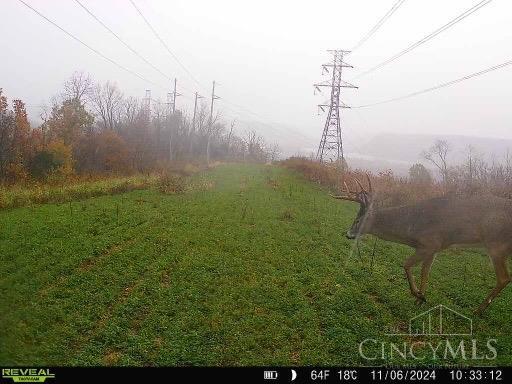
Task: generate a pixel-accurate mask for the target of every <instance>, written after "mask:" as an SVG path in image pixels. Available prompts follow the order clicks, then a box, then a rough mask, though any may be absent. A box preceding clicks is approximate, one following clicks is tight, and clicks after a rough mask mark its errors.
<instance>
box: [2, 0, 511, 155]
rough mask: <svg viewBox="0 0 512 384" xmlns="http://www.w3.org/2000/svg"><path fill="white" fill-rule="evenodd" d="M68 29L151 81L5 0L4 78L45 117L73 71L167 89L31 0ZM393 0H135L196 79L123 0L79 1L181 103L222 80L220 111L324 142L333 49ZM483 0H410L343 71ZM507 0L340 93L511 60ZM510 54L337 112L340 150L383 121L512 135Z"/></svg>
mask: <svg viewBox="0 0 512 384" xmlns="http://www.w3.org/2000/svg"><path fill="white" fill-rule="evenodd" d="M26 1H27V2H28V3H30V4H31V5H32V6H33V7H35V8H36V9H38V10H39V11H41V12H42V13H43V14H45V15H46V16H47V17H49V18H50V19H52V20H54V21H55V22H57V23H58V24H60V25H61V26H62V27H63V28H65V29H67V30H68V31H69V32H71V33H73V34H75V35H76V36H77V37H79V38H80V39H82V40H83V41H85V42H86V43H88V44H89V45H91V46H92V47H94V48H95V49H97V50H99V51H101V52H102V53H104V54H106V55H107V56H109V57H110V58H112V59H113V60H115V61H117V62H119V63H120V64H122V65H123V66H125V67H127V68H129V69H131V70H133V71H136V72H137V73H139V74H141V75H142V76H144V77H146V78H148V79H150V80H151V81H153V82H156V83H158V84H159V85H160V87H158V88H157V87H155V86H154V85H150V84H147V83H145V82H143V81H142V80H140V79H138V78H136V77H133V76H132V75H130V74H128V73H126V72H123V71H122V70H120V69H119V68H117V67H115V66H114V65H112V64H111V63H108V62H106V61H105V60H104V59H102V58H100V57H98V56H96V55H95V54H94V53H92V52H90V51H89V50H87V49H86V48H85V47H83V46H81V45H80V44H79V43H77V42H76V41H74V40H72V39H71V38H69V37H68V36H66V35H65V34H64V33H62V32H61V31H59V30H58V29H56V28H55V27H54V26H52V25H50V24H48V23H47V22H45V21H44V20H43V19H41V18H40V17H39V16H37V15H36V14H34V13H33V12H32V11H31V10H29V9H28V8H26V7H25V6H23V5H22V4H21V3H20V2H18V1H17V0H0V7H1V8H0V15H1V23H0V35H1V36H2V39H0V74H1V75H0V87H1V88H3V89H4V93H5V94H6V95H7V96H8V97H9V99H10V100H12V99H13V98H21V99H23V100H24V101H25V102H26V103H27V104H28V105H29V106H30V107H29V108H28V111H29V114H30V116H31V118H32V119H36V118H37V114H38V112H39V108H38V107H37V105H40V104H43V103H48V100H49V99H50V97H51V96H52V95H55V94H56V93H58V92H59V91H61V89H62V84H63V82H64V81H65V80H66V78H68V77H69V76H70V75H71V74H72V73H73V72H74V71H76V70H81V71H84V72H88V73H90V74H91V76H92V77H93V78H94V79H95V80H97V81H101V82H103V81H107V80H111V81H115V82H116V83H117V84H118V85H119V87H120V88H121V89H122V90H123V91H124V92H125V93H126V94H128V95H132V96H137V97H140V98H142V97H144V92H145V90H146V89H152V95H153V98H154V99H158V98H160V99H162V100H165V95H166V93H167V92H169V90H170V87H171V84H169V82H168V81H167V80H166V79H165V78H164V77H163V76H161V75H160V74H159V73H158V72H156V71H154V70H153V69H152V68H151V67H149V66H148V65H147V64H145V63H144V62H143V61H141V60H140V59H139V58H138V57H136V56H135V55H134V54H133V53H132V52H130V51H129V50H128V49H126V48H125V47H124V46H122V45H121V44H120V43H119V42H118V41H117V40H116V39H115V38H114V37H113V36H111V35H110V34H108V33H107V32H106V31H105V30H104V29H103V28H102V27H101V26H100V25H99V24H98V23H97V22H96V21H95V20H94V19H92V18H91V17H90V16H89V15H88V14H87V13H86V12H85V11H84V10H83V9H82V8H80V7H79V6H78V5H77V4H76V3H75V2H74V1H72V0H66V1H64V0H26ZM394 2H395V0H343V1H341V0H324V1H322V2H318V1H296V0H295V1H291V0H290V1H280V0H272V1H270V0H259V1H245V0H215V1H212V0H203V1H200V0H172V1H163V0H136V3H137V5H138V6H139V8H140V9H141V10H142V12H143V13H144V14H145V15H146V17H147V18H148V19H149V21H150V22H151V23H152V24H153V26H154V27H155V28H156V30H157V31H158V32H159V33H160V35H161V36H162V38H163V39H164V40H165V41H166V43H167V44H168V46H169V47H170V48H171V50H172V51H173V52H174V53H175V54H176V56H177V57H178V58H179V59H180V60H181V62H182V63H183V64H184V65H185V66H186V67H187V68H188V70H189V71H190V72H191V73H192V74H193V75H194V77H196V78H197V80H198V81H199V82H200V83H201V84H202V88H200V87H199V86H198V85H196V84H195V82H194V81H193V80H192V79H191V78H190V77H188V75H187V74H186V73H185V72H184V71H183V70H181V68H180V67H179V65H178V64H177V63H176V62H175V61H174V60H173V59H172V58H171V57H170V56H169V54H168V53H167V52H166V51H165V49H164V48H163V47H162V46H161V45H160V44H159V42H158V41H157V40H156V38H155V37H154V36H153V35H152V34H151V31H150V30H149V29H148V27H147V26H146V25H145V24H144V22H143V20H142V19H141V18H140V16H139V15H138V14H137V13H136V11H135V10H134V8H133V7H132V5H131V4H130V3H129V1H128V0H108V1H107V0H101V1H100V0H83V3H84V4H85V5H86V6H87V7H88V8H90V10H91V11H92V12H93V13H95V14H96V15H97V16H98V17H99V18H100V19H102V20H103V21H104V22H105V23H106V24H107V25H108V26H109V27H111V28H112V29H113V30H114V31H115V32H117V33H118V34H119V35H120V36H121V37H122V38H123V39H124V40H125V41H127V42H128V43H129V44H130V45H131V46H132V47H134V48H135V49H136V50H138V51H139V52H140V53H141V54H142V55H143V56H145V57H146V58H147V59H148V60H149V61H151V62H152V63H153V64H154V65H155V66H157V67H158V68H160V69H161V70H162V71H164V72H165V73H166V74H168V76H170V77H173V78H174V77H175V76H176V77H177V78H178V90H179V91H181V92H182V93H183V94H184V96H183V97H181V98H180V99H179V100H178V108H184V109H187V110H190V109H191V108H193V100H192V98H193V92H195V91H199V92H200V93H201V94H203V95H205V96H207V95H208V94H209V91H210V87H211V81H212V80H216V81H217V82H218V87H217V93H218V95H219V96H221V98H222V99H220V100H219V103H218V104H217V106H218V108H219V109H220V110H221V111H222V112H223V115H224V116H225V118H226V119H231V118H234V117H236V118H237V119H238V120H246V121H247V120H251V119H254V118H255V117H254V116H253V115H251V114H248V113H247V112H245V111H243V112H241V111H239V110H238V107H234V106H233V105H232V104H227V103H226V101H225V100H227V101H229V102H232V103H236V104H238V105H241V106H243V107H244V108H246V109H249V110H250V111H253V112H254V113H256V114H257V115H258V117H257V119H258V120H260V121H262V122H266V123H273V122H276V123H281V124H284V125H286V126H289V127H291V128H288V132H289V134H290V135H293V134H294V132H296V133H297V134H301V135H305V136H307V137H309V138H311V147H315V146H316V145H317V144H318V141H319V138H320V135H321V131H322V128H323V123H324V119H325V115H321V116H317V108H316V105H317V104H319V103H322V102H324V101H326V99H327V97H328V95H327V93H325V94H324V95H323V96H319V95H316V96H314V95H313V87H312V84H313V83H314V82H319V81H322V80H324V79H325V78H323V77H322V76H321V68H320V65H321V64H322V63H325V62H327V61H328V60H329V56H328V54H327V52H326V50H327V49H351V47H352V46H354V45H355V44H356V43H357V41H358V40H359V39H360V38H361V37H362V36H363V35H364V34H365V33H366V32H367V31H368V30H369V29H370V28H371V27H372V26H373V25H374V24H375V23H376V22H377V20H378V19H379V18H380V17H381V16H382V15H384V14H385V13H386V11H387V10H388V9H389V8H390V7H391V6H392V4H393V3H394ZM476 3H478V1H477V0H450V1H446V0H429V1H418V0H406V1H405V3H404V4H403V5H402V7H401V8H400V9H399V10H398V11H397V12H396V13H395V14H394V15H393V16H392V17H391V18H390V19H389V20H388V21H387V22H386V23H385V24H384V26H383V27H382V28H381V29H380V30H379V31H378V32H377V33H376V34H375V36H373V37H372V38H370V40H368V41H367V42H366V43H365V44H364V45H363V46H362V47H361V48H359V49H358V50H356V51H355V52H353V53H352V54H351V55H350V56H349V57H347V61H348V62H349V63H350V64H352V65H354V67H355V68H354V69H347V70H346V72H345V73H346V75H345V76H344V78H345V79H346V80H350V79H352V78H353V77H354V76H355V75H356V74H357V73H358V72H360V71H363V70H365V69H368V68H370V67H373V66H374V65H376V64H378V63H380V62H382V61H384V60H385V59H387V58H389V57H390V56H392V55H394V54H395V53H397V52H399V51H400V50H402V49H404V48H406V47H407V46H408V45H410V44H411V43H413V42H415V41H417V40H419V39H421V38H422V37H423V36H425V35H427V34H428V33H430V32H432V31H434V30H435V29H436V28H438V27H440V26H441V25H442V24H444V23H446V22H448V21H449V20H451V19H452V18H454V17H455V16H457V15H458V14H460V13H462V12H463V11H465V10H466V9H468V8H470V7H471V6H473V5H475V4H476ZM511 19H512V3H511V2H510V1H505V0H494V1H493V2H492V3H490V4H489V5H487V6H485V7H483V8H482V9H480V10H479V11H477V12H476V13H474V14H473V15H471V16H469V17H468V18H466V19H464V20H463V21H461V22H460V23H458V24H457V25H455V26H454V27H453V28H451V29H449V30H448V31H446V32H443V33H442V34H440V35H439V36H438V37H436V38H434V39H433V40H431V41H430V42H428V43H426V44H424V45H422V46H421V47H419V48H417V49H415V50H413V51H412V52H410V53H408V54H406V55H405V56H403V57H401V58H400V59H398V60H397V61H395V62H393V63H391V64H389V65H388V66H385V67H383V68H381V69H379V70H377V71H375V72H373V73H372V74H370V75H367V76H364V77H361V78H360V79H356V80H353V82H354V84H356V85H358V86H359V89H358V90H352V89H348V90H343V96H342V100H344V101H345V102H346V103H347V104H349V105H361V104H366V103H372V102H378V101H381V100H384V99H388V98H392V97H396V96H401V95H404V94H407V93H410V92H414V91H417V90H421V89H423V88H428V87H431V86H434V85H437V84H439V83H442V82H444V81H449V80H453V79H455V78H458V77H461V76H464V75H466V74H470V73H473V72H476V71H479V70H481V69H484V68H487V67H490V66H493V65H496V64H500V63H502V62H505V61H507V60H510V59H512V44H511V41H512V28H511V25H512V24H511ZM511 84H512V66H511V67H505V68H503V69H501V70H498V71H495V72H492V73H489V74H486V75H483V76H481V77H478V78H474V79H471V80H468V81H466V82H463V83H460V84H458V85H455V86H453V87H449V88H445V89H442V90H439V91H435V92H431V93H428V94H425V95H421V96H417V97H414V98H410V99H407V100H403V101H397V102H393V103H389V104H383V105H379V106H374V107H370V108H361V109H352V110H346V111H343V112H344V113H343V117H342V124H343V130H344V131H343V132H344V138H345V148H346V149H347V150H348V151H350V150H354V148H353V147H352V148H351V146H355V145H357V144H356V143H358V142H361V141H362V140H364V139H365V138H368V137H370V136H371V135H373V134H375V133H380V132H406V133H443V134H464V135H480V136H491V137H504V138H512V129H511V128H512V127H511V123H510V122H511V120H512V119H511V118H512V108H510V101H511V96H512V89H511V87H510V85H511Z"/></svg>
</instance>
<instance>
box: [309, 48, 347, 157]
mask: <svg viewBox="0 0 512 384" xmlns="http://www.w3.org/2000/svg"><path fill="white" fill-rule="evenodd" d="M327 52H329V53H330V54H331V55H332V62H331V63H329V64H324V65H322V74H324V73H326V72H327V73H329V74H330V75H331V80H330V81H326V82H322V83H318V84H314V87H315V91H319V92H322V90H321V87H329V88H331V101H330V103H329V104H319V105H318V108H319V109H320V110H322V112H325V110H326V109H328V111H327V119H326V121H325V126H324V131H323V133H322V138H321V140H320V145H319V146H318V151H317V153H316V157H317V159H318V160H319V161H320V162H322V163H328V164H332V165H338V166H343V164H344V160H345V159H344V156H343V142H342V140H341V124H340V109H342V108H350V107H349V106H347V105H346V104H344V103H343V102H341V101H340V90H341V88H357V87H356V86H355V85H352V84H350V83H347V82H346V81H343V80H342V79H341V74H342V73H341V72H342V69H343V68H345V67H348V68H353V67H352V66H351V65H349V64H347V63H345V62H344V61H343V56H344V55H346V54H348V53H349V52H350V51H343V50H341V49H336V50H329V51H327Z"/></svg>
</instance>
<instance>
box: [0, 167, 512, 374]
mask: <svg viewBox="0 0 512 384" xmlns="http://www.w3.org/2000/svg"><path fill="white" fill-rule="evenodd" d="M191 183H192V184H191V185H192V187H191V188H188V189H187V192H186V193H183V194H162V193H160V192H158V191H157V190H156V189H148V190H136V191H131V192H127V193H124V194H118V195H115V196H101V197H94V198H90V199H87V200H82V201H73V202H67V203H61V204H46V205H33V206H31V207H24V208H16V209H10V210H3V211H0V365H14V364H16V365H21V364H31V365H266V364H286V365H306V364H307V365H313V364H322V365H331V364H332V365H378V364H385V363H394V364H404V363H405V362H406V361H403V360H400V358H396V359H394V360H389V359H384V360H383V359H376V360H373V361H367V360H365V359H363V358H362V357H361V356H360V354H359V352H358V346H359V343H360V342H361V341H363V340H364V339H367V338H373V339H376V340H378V341H379V342H380V341H382V342H386V343H388V342H390V341H393V342H395V343H397V344H400V343H403V342H409V341H410V339H411V337H410V336H393V337H389V336H386V335H385V333H386V329H389V328H404V327H407V324H408V320H409V319H410V318H411V317H413V316H415V315H417V314H418V313H420V312H422V311H423V310H426V309H429V308H432V307H434V306H436V305H438V304H444V305H446V306H448V307H450V308H452V309H454V310H457V311H459V312H460V313H462V314H464V315H466V316H468V317H471V318H473V316H472V313H471V311H472V309H474V307H476V305H477V304H479V303H480V301H481V300H482V299H483V298H484V296H485V295H486V294H487V292H488V291H489V290H490V288H491V287H492V286H493V285H494V275H493V272H492V270H491V267H490V265H489V261H488V259H487V258H486V257H484V256H482V254H481V253H478V252H476V251H468V250H465V251H450V252H446V253H443V254H441V255H439V256H438V258H437V260H436V262H435V263H434V266H433V270H432V275H431V279H430V287H429V290H428V291H427V300H428V303H427V304H426V305H423V306H422V307H418V306H417V305H416V304H415V303H414V300H413V299H412V297H411V296H410V294H409V292H408V288H407V284H406V281H405V279H404V276H403V270H402V266H401V265H402V262H403V260H404V259H405V257H406V256H407V255H408V254H410V252H411V250H410V249H408V248H406V247H401V246H397V245H394V244H391V243H386V242H383V241H377V242H376V243H375V252H374V254H373V256H372V249H373V245H374V239H373V238H367V239H365V240H364V241H362V242H361V244H360V252H357V251H355V248H354V242H353V241H349V240H347V239H345V237H344V233H345V231H346V229H347V228H348V226H349V225H350V223H351V222H352V219H353V217H354V214H355V213H356V210H357V207H356V206H355V205H354V204H353V203H348V202H341V201H338V200H333V199H331V198H330V197H329V196H328V195H327V193H326V191H324V190H322V189H321V188H320V187H318V186H316V185H314V184H311V183H309V182H307V181H305V180H303V179H302V178H301V177H300V176H298V175H297V174H294V173H292V172H290V171H288V170H285V169H282V168H278V167H270V166H258V165H224V166H220V167H217V168H215V169H213V170H211V171H209V172H207V173H202V174H196V175H194V176H193V177H192V179H191ZM510 303H512V292H511V290H510V288H509V289H507V290H505V292H504V293H503V294H502V295H501V296H500V297H499V298H498V299H497V300H496V302H494V303H493V304H492V306H491V307H490V308H489V310H488V312H486V313H485V314H484V316H483V317H482V318H473V331H474V336H473V338H475V339H477V342H478V343H484V344H483V345H484V352H485V350H486V349H485V341H486V340H487V339H488V338H493V339H496V340H497V342H496V344H497V358H496V359H495V360H492V361H487V360H485V359H483V360H471V361H461V360H460V359H454V360H453V361H452V360H448V361H446V360H444V361H441V363H444V364H446V363H462V364H480V365H488V364H506V365H510V364H511V363H512V321H511V310H510ZM428 339H429V340H434V341H435V340H436V338H435V337H429V338H428ZM459 339H460V337H459ZM422 340H423V341H425V339H422ZM454 340H457V338H456V337H455V338H454ZM421 348H422V347H421V346H419V347H418V349H421ZM422 363H423V364H431V363H435V361H433V360H431V359H426V360H424V361H422Z"/></svg>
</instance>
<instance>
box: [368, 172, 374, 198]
mask: <svg viewBox="0 0 512 384" xmlns="http://www.w3.org/2000/svg"><path fill="white" fill-rule="evenodd" d="M366 179H367V180H368V188H369V189H370V191H369V193H370V194H372V193H373V188H372V181H371V180H370V175H369V174H368V172H366Z"/></svg>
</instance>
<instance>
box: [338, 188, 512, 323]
mask: <svg viewBox="0 0 512 384" xmlns="http://www.w3.org/2000/svg"><path fill="white" fill-rule="evenodd" d="M368 182H369V183H370V180H369V179H368ZM358 184H359V186H360V188H361V191H360V192H350V191H347V192H348V193H347V194H346V195H344V196H333V197H335V198H338V199H343V200H351V201H356V202H358V203H359V204H360V209H359V213H358V215H357V217H356V219H355V221H354V223H353V225H352V227H351V228H350V230H349V231H348V232H347V237H348V238H351V239H353V238H356V237H357V236H360V235H363V234H366V233H370V234H373V235H375V236H377V237H379V238H381V239H383V240H388V241H392V242H396V243H401V244H405V245H408V246H410V247H413V248H415V249H416V252H415V253H414V254H413V255H412V256H410V257H409V258H407V259H406V260H405V263H404V269H405V273H406V276H407V280H408V282H409V288H410V290H411V293H412V294H413V295H414V296H415V297H416V299H417V300H418V302H420V303H421V302H424V301H425V291H426V288H427V281H428V276H429V273H430V268H431V266H432V262H433V261H434V257H435V255H436V253H437V252H439V251H442V250H443V249H446V248H449V247H461V246H463V247H484V248H486V249H487V251H488V253H489V257H490V259H491V261H492V264H493V267H494V270H495V272H496V287H495V288H494V289H493V290H492V291H491V292H490V294H489V295H488V296H487V298H486V299H485V300H484V301H483V302H482V304H481V305H480V306H479V307H478V308H477V309H476V311H475V312H476V313H478V314H480V313H482V312H483V311H484V310H485V309H486V308H487V306H488V305H489V304H490V303H491V302H492V300H493V299H494V298H495V297H496V296H497V295H498V294H499V293H500V292H501V291H502V290H503V289H504V288H505V287H506V286H507V284H508V283H509V282H510V281H511V280H510V275H509V272H508V268H507V258H508V256H509V255H510V254H512V200H507V199H502V198H499V197H494V196H487V197H485V198H482V197H469V198H462V197H455V196H454V197H439V198H433V199H429V200H425V201H422V202H419V203H417V204H411V205H404V206H399V207H391V208H381V209H378V208H374V207H373V206H372V196H371V195H372V194H371V183H370V192H367V191H366V190H365V189H364V188H363V187H362V186H361V184H360V183H359V182H358ZM419 263H422V267H421V283H420V287H419V288H418V287H417V285H416V282H415V280H414V276H413V274H412V268H413V267H414V266H416V265H418V264H419Z"/></svg>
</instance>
